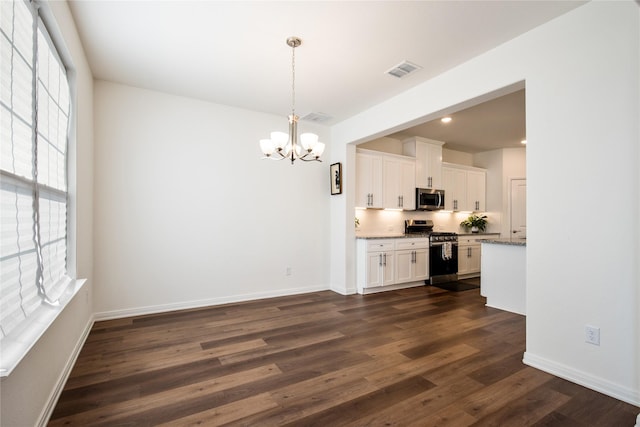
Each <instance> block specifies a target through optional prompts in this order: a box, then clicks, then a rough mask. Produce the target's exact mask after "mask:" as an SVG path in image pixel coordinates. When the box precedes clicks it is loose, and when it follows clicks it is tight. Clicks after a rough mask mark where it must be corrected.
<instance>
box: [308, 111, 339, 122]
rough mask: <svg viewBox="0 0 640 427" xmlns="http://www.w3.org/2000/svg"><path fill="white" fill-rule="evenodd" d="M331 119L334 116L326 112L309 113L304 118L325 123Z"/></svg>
mask: <svg viewBox="0 0 640 427" xmlns="http://www.w3.org/2000/svg"><path fill="white" fill-rule="evenodd" d="M331 119H332V117H331V116H330V115H328V114H325V113H309V114H307V115H306V116H304V117H303V118H302V120H306V121H308V122H316V123H324V122H326V121H328V120H331Z"/></svg>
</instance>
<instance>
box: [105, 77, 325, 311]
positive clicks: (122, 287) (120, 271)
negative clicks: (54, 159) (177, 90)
mask: <svg viewBox="0 0 640 427" xmlns="http://www.w3.org/2000/svg"><path fill="white" fill-rule="evenodd" d="M95 120H96V123H95V128H96V132H95V134H96V148H95V152H96V153H95V156H96V161H95V190H96V191H95V193H96V202H95V212H96V214H95V237H96V240H95V249H94V250H95V256H96V260H97V261H96V265H95V283H96V286H95V306H96V312H97V318H107V317H118V316H123V315H127V314H131V313H141V312H151V311H159V310H168V309H173V308H182V307H193V306H198V305H206V304H216V303H222V302H228V301H237V300H243V299H253V298H260V297H265V296H274V295H283V294H288V293H300V292H306V291H313V290H318V289H328V288H329V272H328V269H329V258H328V257H329V245H328V236H327V229H328V228H329V216H328V213H329V199H330V197H331V196H330V188H329V183H330V181H329V162H328V161H326V160H325V161H324V162H323V163H317V162H313V163H303V162H300V161H298V162H296V163H295V164H294V165H291V163H290V162H286V161H282V162H274V161H268V160H261V157H262V154H261V153H260V150H259V146H258V140H259V139H260V138H264V137H265V135H268V132H270V131H272V130H278V129H283V130H285V131H286V129H287V119H286V117H284V116H283V117H279V116H272V115H267V114H261V113H255V112H250V111H246V110H241V109H237V108H231V107H226V106H221V105H215V104H210V103H206V102H202V101H197V100H193V99H188V98H182V97H177V96H171V95H167V94H162V93H158V92H152V91H148V90H142V89H136V88H132V87H127V86H123V85H119V84H115V83H107V82H103V81H99V82H96V83H95ZM299 127H300V128H301V130H315V131H316V132H317V133H318V134H320V136H321V139H323V138H324V139H325V140H326V134H327V131H326V130H325V129H323V128H322V127H318V126H317V125H316V126H315V127H314V126H311V125H308V124H307V123H305V122H301V123H300V125H299ZM328 156H330V152H327V154H325V157H328ZM287 267H290V268H291V275H290V276H286V275H285V273H286V268H287Z"/></svg>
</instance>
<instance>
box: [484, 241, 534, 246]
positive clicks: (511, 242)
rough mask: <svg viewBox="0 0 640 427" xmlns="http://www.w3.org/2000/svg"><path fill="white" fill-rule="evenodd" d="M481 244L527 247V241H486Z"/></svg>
mask: <svg viewBox="0 0 640 427" xmlns="http://www.w3.org/2000/svg"><path fill="white" fill-rule="evenodd" d="M481 243H489V244H494V245H511V246H527V239H484V240H482V241H481Z"/></svg>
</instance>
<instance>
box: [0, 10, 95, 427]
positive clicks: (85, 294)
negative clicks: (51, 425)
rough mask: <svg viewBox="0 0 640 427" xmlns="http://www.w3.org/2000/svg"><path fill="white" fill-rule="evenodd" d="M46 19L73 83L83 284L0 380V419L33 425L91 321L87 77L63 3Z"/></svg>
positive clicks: (44, 413)
mask: <svg viewBox="0 0 640 427" xmlns="http://www.w3.org/2000/svg"><path fill="white" fill-rule="evenodd" d="M43 11H44V13H45V17H46V18H47V19H46V21H47V24H50V23H53V21H56V22H57V27H58V28H57V29H56V28H52V27H49V29H50V31H51V32H52V33H53V34H52V36H53V38H54V40H55V42H56V44H58V45H59V46H60V45H61V44H64V47H63V50H66V54H67V55H63V56H67V58H70V59H71V61H72V69H73V72H72V74H74V79H75V88H76V96H75V97H76V102H77V103H76V107H77V122H76V124H75V128H74V129H73V130H72V132H73V131H75V133H76V138H75V139H76V143H75V147H71V149H70V157H71V161H70V164H72V165H73V163H74V162H73V157H75V166H76V167H75V170H71V171H70V188H72V187H73V185H74V181H75V191H74V190H71V191H72V193H73V194H74V195H73V196H72V200H71V210H72V212H70V215H72V216H73V218H72V221H73V222H75V224H76V229H75V235H73V236H72V239H73V240H75V245H76V253H77V256H76V263H75V270H76V274H77V277H80V278H86V279H88V280H87V284H86V285H85V287H84V288H83V289H82V290H81V291H80V292H79V293H78V294H77V295H76V296H75V297H74V299H73V300H72V301H71V302H70V303H69V304H68V305H67V306H66V308H65V309H64V310H63V311H62V313H61V314H60V315H59V316H58V318H57V319H56V320H55V322H54V323H53V324H52V325H51V326H50V327H49V329H48V330H47V332H46V333H45V334H44V335H43V336H42V337H41V338H40V340H39V341H38V342H37V343H36V344H35V346H34V347H33V348H32V349H31V351H30V352H29V353H28V354H27V356H26V357H25V358H24V359H23V360H22V361H21V362H20V364H19V365H18V366H17V367H16V368H15V370H14V371H13V372H12V373H11V375H9V376H8V377H6V378H3V379H2V382H1V383H0V405H1V407H0V424H1V425H3V426H7V427H9V426H20V427H22V426H33V425H38V424H41V423H43V422H44V421H46V420H47V418H48V416H49V412H50V411H51V410H52V409H53V407H52V405H53V404H54V403H55V399H56V398H57V396H58V393H59V391H60V389H59V387H62V386H63V385H64V380H65V379H66V375H67V374H68V370H69V369H71V362H72V361H73V356H74V354H75V351H76V350H78V349H79V346H80V345H81V344H82V341H83V338H84V334H85V333H86V332H87V330H88V327H89V326H90V325H91V319H92V312H93V311H92V307H91V290H92V289H91V288H92V286H93V281H92V275H93V234H92V228H93V77H92V75H91V70H90V69H89V66H88V64H87V61H86V58H85V54H84V51H83V48H82V45H81V43H80V40H79V38H78V35H77V32H76V28H75V24H74V22H73V19H72V17H71V14H70V12H69V8H68V6H67V3H66V2H49V3H46V4H45V5H44V7H43Z"/></svg>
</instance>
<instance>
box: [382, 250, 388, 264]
mask: <svg viewBox="0 0 640 427" xmlns="http://www.w3.org/2000/svg"><path fill="white" fill-rule="evenodd" d="M382 265H384V266H385V267H386V266H387V254H386V253H384V254H382Z"/></svg>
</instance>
